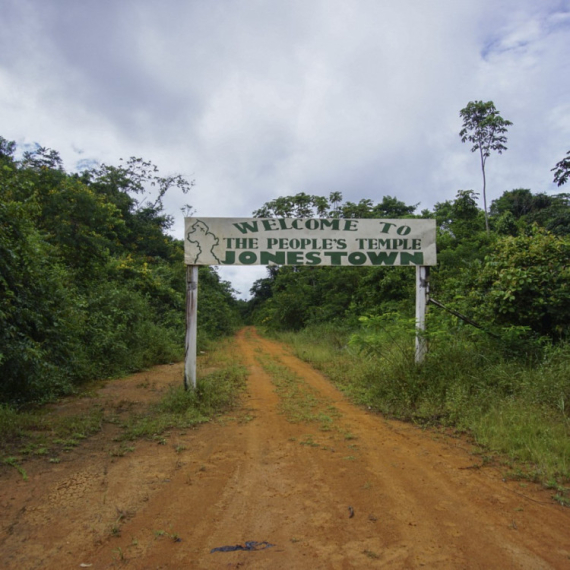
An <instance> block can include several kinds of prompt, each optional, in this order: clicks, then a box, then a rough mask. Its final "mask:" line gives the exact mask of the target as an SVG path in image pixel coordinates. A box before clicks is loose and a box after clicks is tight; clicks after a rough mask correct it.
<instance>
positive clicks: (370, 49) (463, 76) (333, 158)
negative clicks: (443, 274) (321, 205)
mask: <svg viewBox="0 0 570 570" xmlns="http://www.w3.org/2000/svg"><path fill="white" fill-rule="evenodd" d="M0 13H1V14H2V16H3V21H4V23H5V25H4V26H3V27H2V30H1V31H0V109H2V110H1V111H0V113H1V119H2V120H1V124H2V128H3V132H2V133H0V134H1V135H2V136H4V137H7V138H11V139H14V140H16V141H17V142H19V143H24V144H25V143H28V144H29V143H33V142H35V141H37V142H40V143H41V144H42V145H45V146H50V147H52V148H56V149H58V150H59V151H61V153H62V156H63V158H64V160H65V164H66V165H67V167H68V168H73V165H75V164H77V163H78V162H79V161H80V160H81V161H89V160H97V161H105V162H116V161H117V160H118V158H119V157H128V156H131V155H137V156H144V157H145V158H149V159H151V160H153V161H154V162H156V163H157V164H158V165H159V166H160V167H161V169H162V170H163V171H164V172H176V173H182V174H184V175H186V176H187V177H189V178H195V179H196V183H197V184H196V187H195V192H194V194H193V196H191V197H190V198H188V197H185V196H171V197H170V198H169V200H168V202H167V205H168V208H169V209H170V211H171V213H172V214H174V215H177V216H179V215H180V214H179V208H180V207H181V206H182V205H183V204H184V203H186V202H187V201H188V200H189V201H191V202H192V204H193V205H194V206H195V207H196V208H197V210H198V212H199V214H200V215H203V216H206V215H208V216H217V215H220V216H248V215H250V214H251V212H252V211H253V210H254V209H256V208H258V207H259V206H261V205H262V204H263V203H264V202H265V201H268V200H271V199H273V198H275V197H277V196H279V195H283V194H290V193H297V192H307V193H315V194H328V193H329V192H330V191H336V190H339V191H342V192H343V194H344V196H345V198H347V199H350V200H353V201H358V200H360V199H361V198H372V199H374V200H379V199H381V198H382V196H383V195H385V194H390V195H396V196H398V197H399V198H400V199H402V200H404V201H406V202H408V203H414V204H415V203H418V202H420V203H421V207H428V208H429V207H432V206H433V204H435V203H436V202H438V201H442V200H446V199H449V198H453V197H454V195H455V193H456V191H457V190H458V189H460V188H461V189H469V188H472V189H475V190H478V189H479V188H480V186H481V179H480V172H479V165H478V162H477V159H476V156H475V155H472V154H471V153H470V152H469V148H468V146H467V145H463V144H461V142H460V140H459V136H458V132H459V130H460V128H461V123H460V119H459V110H460V109H461V108H462V107H464V106H465V105H466V104H467V102H469V101H470V100H478V99H481V100H493V101H495V104H496V105H497V108H498V109H499V110H500V111H501V113H502V115H503V116H504V117H505V118H507V119H510V120H511V121H513V123H514V125H513V127H511V129H510V133H509V144H508V147H509V150H508V151H507V152H506V153H505V154H504V155H502V156H493V157H492V158H491V159H490V160H489V163H488V174H489V180H488V183H489V198H490V199H493V198H496V197H498V196H499V195H500V194H501V193H502V192H503V191H505V190H508V189H512V188H515V187H527V188H531V189H532V190H533V191H557V189H556V188H555V187H554V186H553V185H552V179H551V172H550V168H552V166H553V165H554V164H555V163H556V162H557V161H558V160H560V158H561V157H562V156H563V155H564V154H565V152H566V151H567V150H568V148H570V147H569V143H568V141H569V140H570V104H569V103H568V99H567V94H568V92H569V87H570V86H569V82H570V79H569V77H570V74H569V73H568V72H569V66H570V60H569V59H568V56H567V54H568V53H569V52H570V49H569V48H570V45H569V44H570V36H569V34H568V33H567V32H568V27H569V25H570V2H568V1H560V0H543V1H542V2H540V3H536V2H535V1H534V0H499V1H497V0H493V1H492V0H480V1H479V2H457V1H455V0H435V1H433V2H425V1H423V0H402V1H401V2H398V3H395V2H390V3H388V2H377V1H376V0H354V1H352V2H345V1H343V0H291V1H289V2H274V1H271V0H255V1H254V0H244V1H242V2H230V1H227V0H220V1H216V2H200V1H196V0H194V1H184V0H163V1H162V2H155V1H151V0H136V1H135V0H122V1H121V2H117V1H111V0H98V1H95V0H83V1H82V2H77V1H75V0H54V1H52V2H44V1H40V0H0ZM78 149H81V152H80V151H79V150H78ZM83 164H87V162H83ZM175 231H176V232H178V234H179V235H182V222H181V219H180V220H178V221H177V224H176V225H175ZM233 279H237V278H236V277H235V276H233V277H232V280H233ZM240 288H241V289H243V288H244V287H243V286H240Z"/></svg>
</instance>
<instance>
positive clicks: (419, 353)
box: [416, 265, 429, 364]
mask: <svg viewBox="0 0 570 570" xmlns="http://www.w3.org/2000/svg"><path fill="white" fill-rule="evenodd" d="M428 278H429V267H427V266H425V265H416V364H421V363H422V362H423V361H424V357H425V355H426V354H427V341H426V338H425V336H424V333H425V330H426V311H427V305H428V295H429V282H428Z"/></svg>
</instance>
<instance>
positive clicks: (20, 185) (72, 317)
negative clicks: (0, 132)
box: [0, 137, 239, 404]
mask: <svg viewBox="0 0 570 570" xmlns="http://www.w3.org/2000/svg"><path fill="white" fill-rule="evenodd" d="M16 151H17V149H16V145H15V144H14V143H13V142H10V141H7V140H6V139H3V138H1V137H0V379H1V382H0V404H1V403H2V402H5V403H11V404H21V403H24V402H30V401H36V402H41V401H46V400H49V399H52V398H54V397H56V396H58V395H61V394H65V393H69V392H71V391H73V390H74V387H75V386H77V385H78V384H79V383H81V382H84V381H85V380H89V379H95V378H106V377H109V376H114V375H118V374H122V373H125V372H130V371H134V370H139V369H141V368H143V367H146V366H149V365H151V364H158V363H167V362H171V361H173V360H178V359H180V358H181V357H183V347H184V332H185V322H184V319H185V266H184V262H183V243H182V241H179V240H175V239H173V238H172V237H171V236H169V235H168V234H167V230H168V229H169V228H170V227H171V225H172V223H173V220H172V218H171V217H170V216H168V215H166V214H165V213H164V208H163V198H164V196H165V194H166V193H167V192H175V191H177V192H184V193H186V192H188V191H189V190H190V188H191V186H192V183H190V182H188V181H186V180H184V179H183V178H182V177H180V176H166V177H163V176H160V174H159V172H158V169H157V167H156V166H154V165H153V164H152V163H150V162H147V161H144V160H142V159H138V158H131V159H130V160H128V161H126V162H124V163H122V164H121V165H120V166H108V165H105V164H103V165H100V166H97V167H95V168H90V169H87V170H84V171H83V172H80V173H67V172H66V171H65V170H64V168H63V165H62V161H61V158H60V157H59V155H58V153H57V152H56V151H54V150H49V149H45V148H42V147H37V148H35V149H33V150H31V151H26V152H24V153H23V155H22V157H21V159H19V160H16V158H15V154H16ZM199 280H200V303H199V305H200V306H199V322H200V327H199V345H200V346H201V347H202V346H204V344H205V343H207V342H208V340H209V339H213V338H217V337H220V336H223V335H227V334H230V333H231V332H233V330H234V328H235V326H237V324H238V323H239V315H238V307H237V305H238V303H237V301H236V300H235V298H234V297H233V295H232V293H233V291H232V289H231V287H230V285H229V284H228V283H227V282H223V281H221V280H220V278H219V276H218V274H217V273H216V272H215V270H213V269H210V268H206V267H205V268H201V269H200V276H199Z"/></svg>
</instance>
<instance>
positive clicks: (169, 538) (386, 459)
mask: <svg viewBox="0 0 570 570" xmlns="http://www.w3.org/2000/svg"><path fill="white" fill-rule="evenodd" d="M237 342H238V343H239V347H240V351H241V353H242V354H243V357H244V361H245V363H246V365H247V366H248V367H249V369H250V377H249V381H248V394H247V396H245V397H244V400H245V401H244V405H243V409H242V410H241V411H240V412H239V413H238V414H235V413H234V414H233V415H230V416H229V417H227V418H225V419H222V420H221V421H217V422H215V423H211V424H208V425H205V426H202V427H200V428H199V429H197V430H190V431H188V432H186V433H171V435H170V437H169V438H168V440H167V441H166V445H157V443H156V442H147V441H143V442H137V443H136V448H135V449H134V450H130V452H129V453H126V454H125V455H124V456H122V457H121V456H117V454H112V453H110V452H109V450H110V449H112V448H113V445H115V446H116V444H114V443H113V440H112V431H109V428H105V429H104V430H103V431H102V432H101V433H100V434H98V435H97V436H94V437H93V438H91V439H90V440H89V441H88V442H86V443H85V444H84V445H83V446H81V448H79V449H78V450H77V451H74V452H73V453H72V454H70V456H69V457H68V458H67V459H66V460H65V461H63V462H62V463H60V464H57V465H51V464H48V463H47V462H45V461H44V462H40V461H39V460H38V461H34V462H31V463H29V464H27V465H26V470H27V472H28V481H24V480H23V479H22V477H21V476H20V475H19V474H18V473H17V472H16V471H15V470H8V468H6V469H4V470H3V471H2V472H1V477H2V485H1V487H0V508H1V510H2V535H1V536H0V566H1V567H2V568H4V569H18V570H31V569H36V568H37V569H52V568H53V569H58V570H60V569H67V568H93V569H94V570H98V569H104V568H132V569H159V568H160V569H181V570H182V569H187V568H256V569H257V568H260V569H263V568H268V569H269V568H270V569H285V568H286V569H288V570H290V569H305V568H307V569H312V570H316V569H320V568H323V569H325V568H327V569H328V568H331V569H347V568H438V569H445V568H450V569H462V568H465V569H475V568H481V569H510V568H525V569H532V570H535V569H542V568H570V532H569V527H570V509H567V508H563V507H561V506H558V505H556V504H555V503H553V502H552V501H551V500H550V495H551V493H549V492H547V491H544V490H542V489H541V488H539V487H538V486H534V485H530V484H528V485H527V484H524V483H521V482H517V481H504V480H503V479H502V475H501V473H500V472H499V471H498V470H496V469H494V468H489V467H483V468H478V466H479V464H480V463H481V460H480V458H478V457H477V456H475V455H472V454H471V453H470V450H469V446H468V444H466V443H464V442H461V441H460V440H456V439H452V438H445V437H443V436H441V435H439V434H437V433H435V432H430V431H421V430H419V429H417V428H415V427H413V426H409V425H406V424H401V423H398V422H391V421H385V420H384V419H382V418H381V417H379V416H377V415H373V414H369V413H367V412H366V411H364V410H362V409H359V408H357V407H355V406H353V405H351V404H350V403H348V402H347V401H346V400H345V399H344V398H343V396H342V395H341V394H340V393H339V392H338V391H337V390H336V389H335V388H334V387H332V386H331V385H330V383H329V382H328V381H327V380H326V379H325V378H323V377H322V376H321V375H320V374H319V373H318V372H316V371H315V370H314V369H312V368H311V367H310V366H308V365H306V364H304V363H303V362H301V361H299V360H298V359H296V358H295V357H293V356H291V354H290V352H289V351H288V349H286V348H285V347H283V346H281V345H279V344H277V343H274V342H270V341H268V340H265V339H262V338H260V337H259V336H258V335H257V334H256V333H255V331H251V330H249V331H242V332H241V333H240V334H239V336H238V340H237ZM272 362H273V363H277V364H276V366H278V367H279V370H280V373H281V374H284V372H283V371H284V370H285V371H290V372H291V374H292V375H293V376H294V378H295V379H296V380H295V382H297V384H295V383H294V382H293V384H290V385H289V388H291V386H293V388H294V389H293V391H295V390H296V393H297V396H298V395H299V393H300V394H301V397H302V398H304V399H305V400H310V401H311V402H313V403H315V406H313V408H312V410H313V412H312V416H311V415H310V414H309V415H307V414H305V416H304V417H303V415H302V414H300V415H299V413H298V411H297V412H296V411H295V409H294V402H293V404H291V403H290V402H289V404H288V403H287V401H286V400H287V398H288V397H289V396H291V393H292V392H291V390H289V393H288V394H287V393H285V392H284V391H283V389H281V390H280V391H279V393H276V388H275V386H274V384H273V383H272V379H271V373H270V372H268V371H267V370H268V369H270V368H271V366H270V364H271V363H272ZM268 363H269V365H268ZM181 370H182V367H181V366H180V365H175V366H170V367H168V366H165V367H158V368H155V369H153V370H152V371H150V372H145V373H142V374H140V375H135V376H133V377H130V378H128V379H125V380H121V381H116V382H113V383H111V384H109V385H108V386H107V387H106V388H105V389H104V390H102V393H101V394H99V395H98V398H99V399H100V400H101V399H103V400H105V399H107V400H106V401H108V402H109V404H110V405H111V404H112V403H113V402H114V403H115V405H116V404H117V402H120V403H121V405H123V406H124V405H128V403H129V402H132V403H133V405H140V403H141V401H143V400H144V399H145V398H149V397H152V395H151V396H149V390H148V386H149V383H150V386H154V388H155V392H157V393H159V392H160V390H161V389H163V387H164V386H166V385H168V384H172V383H176V382H180V378H181ZM141 379H144V382H141ZM295 386H297V387H296V388H295ZM299 386H300V387H301V388H299ZM299 390H301V392H299ZM82 405H86V404H82ZM288 406H289V407H288ZM291 406H293V408H291ZM111 427H112V426H111ZM246 541H257V542H259V543H262V542H263V541H267V542H268V543H270V544H271V545H273V546H271V547H268V548H265V549H263V550H257V551H233V552H220V551H216V552H213V553H212V552H211V550H212V549H214V548H217V547H223V546H226V545H237V544H242V545H243V544H245V543H246ZM262 546H264V545H262Z"/></svg>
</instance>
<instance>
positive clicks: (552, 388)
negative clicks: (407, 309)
mask: <svg viewBox="0 0 570 570" xmlns="http://www.w3.org/2000/svg"><path fill="white" fill-rule="evenodd" d="M378 324H380V326H377V327H375V328H374V327H371V326H368V327H367V326H366V323H364V327H363V329H361V330H360V331H356V332H355V333H353V334H352V335H351V334H349V333H348V332H345V333H344V336H343V337H342V339H339V332H338V330H334V327H333V326H331V325H325V326H319V327H310V328H307V329H304V330H303V331H300V332H298V333H290V332H288V333H273V332H272V333H271V336H272V337H273V338H277V339H278V340H281V341H283V342H286V343H288V344H289V345H290V346H292V348H293V350H294V353H295V354H296V356H298V357H299V358H301V359H303V360H305V361H307V362H309V363H311V364H312V365H313V366H314V367H315V368H317V369H319V370H321V371H322V372H323V373H324V374H325V375H326V376H328V377H329V378H330V379H331V381H332V382H333V383H335V384H336V385H337V386H338V387H339V389H341V390H342V391H343V392H344V393H345V394H346V395H347V396H348V397H349V398H350V399H352V400H353V401H354V402H355V403H357V404H360V405H364V406H366V407H368V408H369V409H373V410H375V411H377V412H381V413H383V414H384V415H386V416H387V417H394V418H398V419H401V420H406V421H411V422H414V423H417V424H419V425H423V426H442V427H444V428H446V429H453V430H455V431H456V432H457V433H462V434H466V435H468V436H469V437H470V438H471V439H472V441H473V443H474V444H476V445H477V446H479V447H480V449H482V450H485V452H486V455H487V456H491V457H492V456H494V455H495V454H500V456H501V463H502V464H503V465H504V467H505V468H506V469H510V473H511V475H512V474H513V473H514V474H515V476H517V477H520V478H525V479H530V480H534V481H537V482H541V483H542V484H543V485H545V486H547V487H548V488H552V489H554V490H555V491H556V495H555V496H554V498H555V499H556V500H557V501H558V502H560V503H561V504H568V503H570V489H569V488H568V486H567V485H568V483H569V482H570V415H569V414H570V410H569V409H568V408H569V407H570V344H560V345H558V346H538V347H537V346H536V345H535V346H534V347H532V348H533V350H531V351H529V350H528V349H527V348H524V349H523V350H519V351H518V352H517V351H516V350H513V344H514V345H515V348H516V343H511V344H509V343H508V342H503V341H496V340H494V339H490V338H488V337H486V336H485V335H483V334H478V333H475V334H473V333H472V332H471V331H465V329H462V328H461V327H455V328H452V327H451V326H450V327H449V331H447V332H442V330H443V327H441V326H440V327H439V330H437V331H436V334H434V335H433V336H432V337H431V338H430V339H429V342H430V352H429V354H428V357H427V359H426V361H425V362H424V364H423V365H421V366H417V365H415V363H414V340H413V327H412V328H410V324H409V322H405V321H401V320H398V319H394V320H393V321H392V322H389V320H387V319H385V320H384V322H380V323H378V321H377V322H376V325H378ZM525 346H526V345H525Z"/></svg>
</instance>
